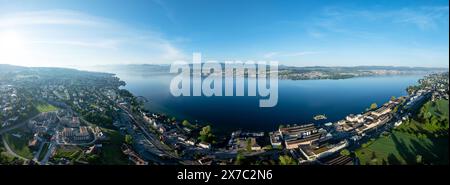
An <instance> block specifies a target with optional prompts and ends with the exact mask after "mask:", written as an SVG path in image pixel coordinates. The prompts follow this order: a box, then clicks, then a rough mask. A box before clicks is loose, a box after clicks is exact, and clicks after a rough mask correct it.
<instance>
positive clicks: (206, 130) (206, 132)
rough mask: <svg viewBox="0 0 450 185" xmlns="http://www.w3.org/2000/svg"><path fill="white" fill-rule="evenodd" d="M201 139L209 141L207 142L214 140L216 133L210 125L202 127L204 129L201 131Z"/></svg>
mask: <svg viewBox="0 0 450 185" xmlns="http://www.w3.org/2000/svg"><path fill="white" fill-rule="evenodd" d="M199 139H200V141H203V142H207V143H211V142H213V140H214V135H213V134H212V131H211V126H210V125H208V126H205V127H203V128H202V130H201V131H200V137H199Z"/></svg>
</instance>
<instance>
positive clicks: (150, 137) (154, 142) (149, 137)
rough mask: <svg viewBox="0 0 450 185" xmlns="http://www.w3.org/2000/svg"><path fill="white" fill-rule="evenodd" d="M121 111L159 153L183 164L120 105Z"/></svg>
mask: <svg viewBox="0 0 450 185" xmlns="http://www.w3.org/2000/svg"><path fill="white" fill-rule="evenodd" d="M118 106H119V108H120V109H122V110H123V111H124V112H125V113H127V115H128V117H129V118H130V119H131V121H132V122H133V123H134V125H136V126H137V127H138V128H139V129H140V130H141V132H142V133H143V134H144V136H145V137H146V138H147V140H148V141H149V142H150V143H151V144H152V145H153V146H154V147H156V148H157V149H158V150H159V151H161V152H162V153H164V154H165V155H167V156H169V157H170V158H173V159H175V160H176V161H179V162H182V161H180V159H179V157H178V156H176V155H174V154H173V153H171V152H170V151H168V147H167V146H165V145H163V144H162V143H161V142H160V141H159V139H157V137H156V136H155V135H154V134H152V133H149V132H148V131H147V130H146V129H145V126H144V125H142V124H141V123H140V122H139V121H137V120H136V119H135V118H134V116H133V115H132V114H131V113H130V112H129V111H128V110H127V108H125V107H123V106H122V105H118Z"/></svg>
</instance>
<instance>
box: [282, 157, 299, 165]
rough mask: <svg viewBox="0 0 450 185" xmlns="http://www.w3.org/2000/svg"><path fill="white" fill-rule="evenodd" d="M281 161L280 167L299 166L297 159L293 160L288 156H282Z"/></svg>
mask: <svg viewBox="0 0 450 185" xmlns="http://www.w3.org/2000/svg"><path fill="white" fill-rule="evenodd" d="M279 160H280V165H296V164H297V162H296V161H295V159H293V158H292V157H290V156H288V155H280V157H279Z"/></svg>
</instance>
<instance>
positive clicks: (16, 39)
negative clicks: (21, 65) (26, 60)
mask: <svg viewBox="0 0 450 185" xmlns="http://www.w3.org/2000/svg"><path fill="white" fill-rule="evenodd" d="M24 52H25V41H24V38H23V37H22V36H21V35H20V34H19V33H17V32H14V31H0V63H18V62H19V61H20V59H21V58H23V57H24Z"/></svg>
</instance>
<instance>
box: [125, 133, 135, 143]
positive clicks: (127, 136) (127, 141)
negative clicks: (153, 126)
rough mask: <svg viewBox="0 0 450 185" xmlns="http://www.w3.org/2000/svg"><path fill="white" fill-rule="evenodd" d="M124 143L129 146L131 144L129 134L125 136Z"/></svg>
mask: <svg viewBox="0 0 450 185" xmlns="http://www.w3.org/2000/svg"><path fill="white" fill-rule="evenodd" d="M125 143H126V144H129V145H131V144H133V137H132V136H131V135H129V134H127V135H125Z"/></svg>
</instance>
